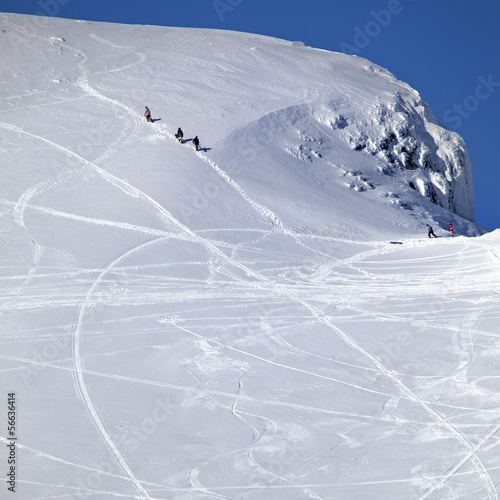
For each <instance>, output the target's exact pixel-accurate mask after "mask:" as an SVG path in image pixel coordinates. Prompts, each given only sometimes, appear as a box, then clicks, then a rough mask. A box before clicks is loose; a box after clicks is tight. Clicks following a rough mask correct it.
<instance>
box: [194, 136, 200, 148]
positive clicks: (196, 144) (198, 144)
mask: <svg viewBox="0 0 500 500" xmlns="http://www.w3.org/2000/svg"><path fill="white" fill-rule="evenodd" d="M193 144H194V147H195V148H196V151H198V150H199V149H200V140H199V139H198V136H196V137H195V138H194V139H193Z"/></svg>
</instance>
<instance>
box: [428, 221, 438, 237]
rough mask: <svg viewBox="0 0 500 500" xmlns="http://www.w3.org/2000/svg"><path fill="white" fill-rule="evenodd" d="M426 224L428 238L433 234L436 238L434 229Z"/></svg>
mask: <svg viewBox="0 0 500 500" xmlns="http://www.w3.org/2000/svg"><path fill="white" fill-rule="evenodd" d="M426 226H427V229H428V231H429V232H428V233H427V234H428V236H429V238H430V237H431V236H434V238H437V236H436V235H435V234H434V230H433V229H432V226H429V224H426Z"/></svg>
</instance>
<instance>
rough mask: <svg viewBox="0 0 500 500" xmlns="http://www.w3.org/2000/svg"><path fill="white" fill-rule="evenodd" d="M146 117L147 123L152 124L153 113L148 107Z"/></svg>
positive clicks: (145, 112)
mask: <svg viewBox="0 0 500 500" xmlns="http://www.w3.org/2000/svg"><path fill="white" fill-rule="evenodd" d="M144 116H145V117H146V121H148V122H150V121H151V111H149V108H148V107H147V106H146V111H144Z"/></svg>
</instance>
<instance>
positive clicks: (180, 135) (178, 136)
mask: <svg viewBox="0 0 500 500" xmlns="http://www.w3.org/2000/svg"><path fill="white" fill-rule="evenodd" d="M175 138H176V139H177V140H178V141H179V142H180V143H181V144H184V132H183V131H182V129H181V127H179V128H178V129H177V134H175Z"/></svg>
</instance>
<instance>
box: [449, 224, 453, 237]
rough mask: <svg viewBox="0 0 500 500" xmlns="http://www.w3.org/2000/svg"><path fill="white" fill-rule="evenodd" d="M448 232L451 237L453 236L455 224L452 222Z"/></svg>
mask: <svg viewBox="0 0 500 500" xmlns="http://www.w3.org/2000/svg"><path fill="white" fill-rule="evenodd" d="M448 232H449V234H450V236H453V224H452V223H451V222H450V223H449V224H448Z"/></svg>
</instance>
